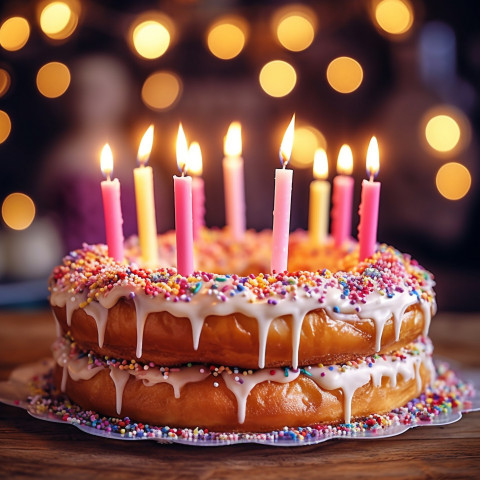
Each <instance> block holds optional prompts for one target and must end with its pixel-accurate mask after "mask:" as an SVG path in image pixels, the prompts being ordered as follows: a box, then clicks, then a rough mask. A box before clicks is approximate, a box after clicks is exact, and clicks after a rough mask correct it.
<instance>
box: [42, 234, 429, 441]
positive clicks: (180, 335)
mask: <svg viewBox="0 0 480 480" xmlns="http://www.w3.org/2000/svg"><path fill="white" fill-rule="evenodd" d="M158 246H159V253H160V260H161V262H160V264H161V265H164V266H163V267H162V268H156V269H149V268H142V267H141V266H140V262H139V248H138V245H137V242H136V240H135V239H130V240H129V241H127V243H126V247H127V248H126V252H125V261H124V262H116V261H115V260H114V259H112V258H111V257H109V256H108V254H107V247H106V246H105V245H84V246H83V247H82V248H81V249H79V250H75V251H72V252H70V253H69V254H68V255H67V256H66V257H65V258H64V260H63V263H62V264H61V265H59V266H58V267H56V268H55V269H54V271H53V273H52V276H51V278H50V282H49V289H50V293H51V295H50V303H51V306H52V309H53V312H54V315H55V318H56V321H57V333H58V339H57V340H56V342H55V344H54V347H53V352H54V357H55V360H56V369H55V372H54V373H55V381H56V385H57V386H58V388H59V389H60V390H62V391H63V392H65V393H66V394H67V395H68V396H69V397H70V398H71V399H72V400H73V401H75V402H76V403H78V404H80V405H81V406H82V407H83V408H84V409H92V410H95V411H97V412H100V413H102V414H105V415H109V416H128V417H130V418H132V419H134V420H135V421H137V422H143V423H149V424H155V425H171V426H172V425H174V426H176V427H190V428H195V427H202V428H207V429H211V430H213V429H215V430H222V431H238V432H241V431H255V432H261V431H271V430H272V429H281V428H283V427H284V426H285V425H291V426H293V425H295V426H311V425H315V424H322V423H343V422H345V423H349V422H350V421H351V420H352V419H354V418H358V417H363V416H367V415H370V414H372V413H384V412H388V411H390V410H392V409H393V408H396V407H400V406H402V405H404V404H406V403H407V402H408V401H410V400H411V399H413V398H415V397H416V396H417V395H418V394H420V393H421V392H422V391H424V390H425V388H426V387H427V386H428V385H429V384H430V383H431V382H432V381H433V378H434V373H433V364H432V359H431V357H432V345H431V342H430V340H429V339H428V337H427V334H428V328H429V324H430V319H431V316H432V314H434V313H435V299H434V292H433V285H434V282H433V277H432V275H431V274H430V273H429V272H427V271H426V270H425V269H423V268H422V267H421V266H420V265H418V263H417V262H416V261H414V260H412V259H411V258H410V257H409V256H408V255H405V254H402V253H400V252H398V251H397V250H395V249H394V248H393V247H390V246H386V245H380V246H379V247H377V248H376V251H375V252H374V254H373V255H372V256H371V257H370V258H367V259H365V260H363V261H359V260H358V245H357V243H356V242H353V241H351V242H347V243H346V244H345V247H343V248H342V249H338V248H336V247H334V246H333V244H330V243H327V244H326V245H323V246H312V245H311V244H310V242H309V240H308V237H307V236H306V235H305V234H304V233H303V232H296V233H294V234H292V235H291V238H290V247H289V248H290V257H289V268H288V271H286V272H278V273H265V272H268V271H269V264H267V262H268V261H269V259H270V252H271V232H269V231H266V232H260V233H255V232H252V231H248V232H246V235H245V237H244V239H243V240H242V241H235V240H232V239H231V237H230V236H229V235H228V232H227V231H225V230H207V229H204V230H203V231H202V233H201V238H200V239H199V240H198V241H197V242H196V244H195V248H196V251H195V258H196V262H197V263H196V265H195V272H194V273H192V274H191V275H189V276H182V275H179V274H178V273H177V270H176V269H175V268H174V264H175V238H174V235H172V234H171V233H167V234H164V235H161V236H159V239H158Z"/></svg>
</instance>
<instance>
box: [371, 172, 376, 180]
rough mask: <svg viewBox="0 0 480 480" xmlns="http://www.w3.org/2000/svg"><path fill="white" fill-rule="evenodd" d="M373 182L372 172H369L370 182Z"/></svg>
mask: <svg viewBox="0 0 480 480" xmlns="http://www.w3.org/2000/svg"><path fill="white" fill-rule="evenodd" d="M374 180H375V175H374V174H373V172H370V181H371V182H373V181H374Z"/></svg>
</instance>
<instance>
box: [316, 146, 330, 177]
mask: <svg viewBox="0 0 480 480" xmlns="http://www.w3.org/2000/svg"><path fill="white" fill-rule="evenodd" d="M313 176H314V177H315V178H318V179H319V180H324V179H326V178H327V177H328V158H327V152H326V151H325V150H324V149H323V148H318V149H317V150H316V151H315V157H314V159H313Z"/></svg>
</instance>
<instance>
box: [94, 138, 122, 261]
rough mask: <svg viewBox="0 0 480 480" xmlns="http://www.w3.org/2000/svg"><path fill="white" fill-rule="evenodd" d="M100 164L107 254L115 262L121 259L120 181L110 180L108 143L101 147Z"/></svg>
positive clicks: (110, 154) (111, 158) (110, 168)
mask: <svg viewBox="0 0 480 480" xmlns="http://www.w3.org/2000/svg"><path fill="white" fill-rule="evenodd" d="M100 166H101V169H102V172H103V173H104V175H106V177H107V179H106V180H104V181H103V182H101V188H102V198H103V211H104V216H105V232H106V236H107V247H108V255H109V256H110V257H112V258H114V259H115V261H117V262H122V261H123V228H122V225H123V218H122V207H121V205H120V182H119V181H118V179H117V178H115V179H113V180H111V179H110V175H111V173H112V170H113V155H112V150H111V149H110V146H109V145H108V143H107V144H106V145H105V146H104V147H103V149H102V154H101V157H100Z"/></svg>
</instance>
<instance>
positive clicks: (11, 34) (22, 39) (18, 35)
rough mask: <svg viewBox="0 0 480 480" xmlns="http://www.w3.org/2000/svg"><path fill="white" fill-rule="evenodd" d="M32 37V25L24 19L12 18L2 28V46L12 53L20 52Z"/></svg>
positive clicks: (0, 28)
mask: <svg viewBox="0 0 480 480" xmlns="http://www.w3.org/2000/svg"><path fill="white" fill-rule="evenodd" d="M29 37H30V25H29V23H28V22H27V20H26V19H25V18H23V17H11V18H9V19H7V20H5V21H4V22H3V23H2V26H1V27H0V45H1V46H2V47H3V48H4V49H5V50H9V51H11V52H14V51H16V50H20V49H21V48H22V47H23V46H24V45H25V44H26V43H27V41H28V38H29Z"/></svg>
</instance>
